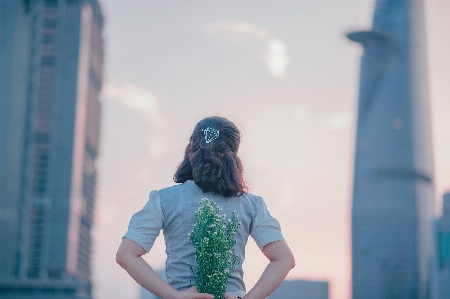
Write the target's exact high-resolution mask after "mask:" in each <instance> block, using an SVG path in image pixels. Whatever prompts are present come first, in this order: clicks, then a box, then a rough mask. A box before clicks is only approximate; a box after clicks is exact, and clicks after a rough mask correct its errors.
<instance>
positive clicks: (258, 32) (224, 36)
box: [204, 21, 289, 77]
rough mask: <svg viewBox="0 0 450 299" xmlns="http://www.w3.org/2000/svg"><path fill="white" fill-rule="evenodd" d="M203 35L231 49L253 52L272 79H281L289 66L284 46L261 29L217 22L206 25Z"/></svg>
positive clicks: (232, 22)
mask: <svg viewBox="0 0 450 299" xmlns="http://www.w3.org/2000/svg"><path fill="white" fill-rule="evenodd" d="M204 32H205V34H207V35H209V36H211V37H212V38H213V39H215V40H216V41H218V42H220V43H222V44H224V45H227V46H231V47H235V48H236V46H238V47H239V49H246V50H251V51H253V50H254V51H255V55H258V57H259V59H261V61H262V62H263V63H264V64H265V65H266V66H267V68H268V70H269V71H270V73H271V74H272V75H273V76H274V77H283V76H284V75H285V73H286V67H287V66H288V65H289V56H288V54H287V48H286V44H285V43H284V42H283V41H282V40H280V39H278V38H276V37H274V36H273V35H272V33H271V32H270V31H269V30H267V29H265V28H262V27H258V26H256V25H254V24H252V23H249V22H244V21H217V22H213V23H209V24H206V25H205V27H204Z"/></svg>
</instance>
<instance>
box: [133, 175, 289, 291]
mask: <svg viewBox="0 0 450 299" xmlns="http://www.w3.org/2000/svg"><path fill="white" fill-rule="evenodd" d="M205 197H206V198H208V199H209V200H212V201H214V202H215V203H216V204H218V205H219V206H220V207H221V208H222V213H223V214H225V215H226V218H227V219H229V218H230V217H231V214H232V212H233V211H235V212H236V214H237V216H238V219H239V222H240V229H239V231H238V233H237V236H236V245H235V247H234V250H233V251H234V253H235V254H237V255H238V256H239V261H240V262H239V264H238V265H237V266H236V269H235V271H234V272H233V273H232V275H231V277H230V279H229V282H228V284H227V292H229V293H232V294H235V295H236V296H238V295H239V296H244V294H245V292H246V290H245V285H244V282H243V270H242V264H243V262H244V260H245V246H246V244H247V240H248V237H249V235H251V236H252V237H253V238H254V239H255V241H256V243H257V244H258V246H259V247H260V248H261V249H262V248H263V247H264V246H265V245H266V244H268V243H270V242H274V241H278V240H282V239H283V236H282V235H281V231H280V226H279V223H278V221H277V220H276V219H275V218H273V217H271V216H270V214H269V212H268V211H267V208H266V206H265V203H264V201H263V199H262V198H261V197H259V196H256V195H253V194H251V193H245V194H243V195H241V196H239V197H224V196H222V195H220V194H215V193H212V192H206V193H205V192H203V191H202V190H201V189H200V188H199V187H198V186H197V185H196V184H195V183H194V182H193V181H190V180H188V181H186V182H185V183H183V184H180V185H175V186H172V187H168V188H164V189H161V190H159V191H152V192H151V194H150V198H149V203H148V204H147V205H146V207H144V209H143V210H141V211H139V212H138V213H136V214H135V216H133V218H132V219H131V221H130V227H129V231H133V232H138V233H139V235H140V236H138V237H137V236H134V235H132V234H129V233H127V234H126V235H125V237H127V238H129V239H132V240H133V241H135V242H136V243H138V244H141V245H143V247H148V245H147V246H146V245H144V244H146V243H151V244H153V242H154V240H149V239H153V238H154V237H155V236H157V234H158V232H157V231H156V230H158V229H159V226H160V227H161V228H162V231H163V234H164V240H165V243H166V253H167V261H166V276H167V281H168V283H169V284H170V285H172V286H173V287H174V288H175V289H177V290H185V289H188V288H189V287H191V286H192V285H193V284H195V277H194V275H193V274H192V272H191V269H190V267H189V264H191V265H194V266H195V265H196V261H195V254H194V246H193V245H192V244H191V242H190V240H189V237H188V235H189V233H190V232H191V231H192V226H193V225H194V224H195V223H196V218H195V212H196V211H197V209H198V207H199V201H200V200H201V199H202V198H205ZM154 207H156V209H158V210H159V211H160V216H161V220H160V222H161V223H160V225H159V226H158V227H154V225H152V226H150V225H149V222H148V221H146V219H148V218H149V217H151V216H149V214H152V213H154V212H155V211H154V210H155V208H154ZM150 230H155V231H154V232H153V233H152V232H150ZM136 235H137V234H136ZM142 238H146V239H147V240H144V239H142ZM146 249H147V251H148V250H149V249H150V248H146Z"/></svg>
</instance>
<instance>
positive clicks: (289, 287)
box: [268, 279, 328, 299]
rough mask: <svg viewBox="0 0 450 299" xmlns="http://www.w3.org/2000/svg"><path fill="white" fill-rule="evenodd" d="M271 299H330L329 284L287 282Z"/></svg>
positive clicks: (297, 280)
mask: <svg viewBox="0 0 450 299" xmlns="http://www.w3.org/2000/svg"><path fill="white" fill-rule="evenodd" d="M268 298H269V299H328V282H326V281H310V280H300V279H296V280H285V281H283V282H282V283H281V285H280V286H279V287H278V289H276V290H275V291H274V292H273V293H272V294H270V296H269V297H268Z"/></svg>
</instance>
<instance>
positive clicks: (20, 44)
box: [0, 0, 103, 299]
mask: <svg viewBox="0 0 450 299" xmlns="http://www.w3.org/2000/svg"><path fill="white" fill-rule="evenodd" d="M102 26H103V19H102V14H101V11H100V7H99V4H98V2H97V1H96V0H64V1H63V0H23V1H21V0H6V1H1V2H0V44H1V45H2V46H1V47H2V48H1V51H0V228H1V229H0V243H1V244H2V246H1V249H0V269H1V271H0V298H8V299H14V298H91V280H90V274H91V269H90V253H91V233H90V230H91V226H92V221H93V210H94V203H95V187H96V176H97V174H96V166H95V160H96V157H97V154H98V148H99V134H100V112H101V107H100V102H99V98H98V96H99V92H100V88H101V83H102V68H103V39H102V35H101V31H102Z"/></svg>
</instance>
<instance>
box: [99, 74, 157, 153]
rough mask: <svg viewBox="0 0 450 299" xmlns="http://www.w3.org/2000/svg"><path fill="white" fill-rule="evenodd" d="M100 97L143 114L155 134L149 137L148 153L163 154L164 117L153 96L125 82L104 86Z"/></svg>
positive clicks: (142, 88)
mask: <svg viewBox="0 0 450 299" xmlns="http://www.w3.org/2000/svg"><path fill="white" fill-rule="evenodd" d="M102 96H103V97H104V98H106V99H108V100H113V101H115V102H117V103H120V104H122V105H124V106H125V107H127V108H129V109H132V110H134V111H137V112H138V113H141V114H143V115H144V116H145V117H146V118H147V120H148V121H149V122H150V124H151V125H152V126H153V127H154V128H155V133H154V134H152V136H149V138H150V140H149V150H150V153H151V154H152V155H153V156H160V155H162V154H163V153H164V150H165V148H166V147H165V144H164V140H163V136H162V130H161V129H162V126H163V122H164V116H163V113H162V111H161V109H160V106H159V100H158V98H157V97H156V96H155V95H153V94H152V93H151V92H150V91H148V90H147V89H145V88H144V87H142V86H139V85H136V84H134V83H130V82H127V83H122V84H118V85H114V84H107V85H105V86H104V88H103V89H102Z"/></svg>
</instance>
